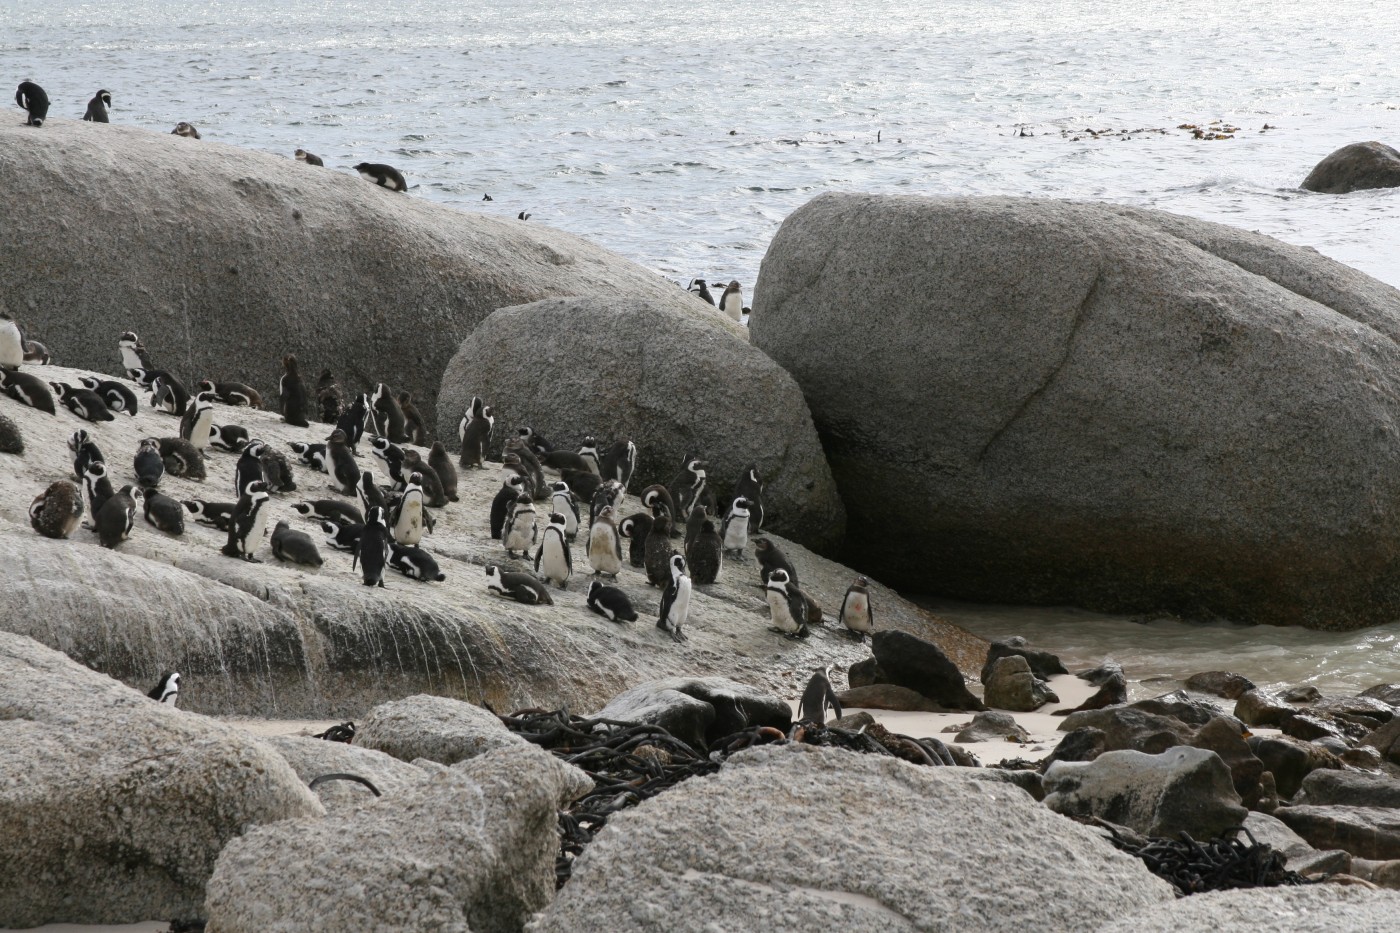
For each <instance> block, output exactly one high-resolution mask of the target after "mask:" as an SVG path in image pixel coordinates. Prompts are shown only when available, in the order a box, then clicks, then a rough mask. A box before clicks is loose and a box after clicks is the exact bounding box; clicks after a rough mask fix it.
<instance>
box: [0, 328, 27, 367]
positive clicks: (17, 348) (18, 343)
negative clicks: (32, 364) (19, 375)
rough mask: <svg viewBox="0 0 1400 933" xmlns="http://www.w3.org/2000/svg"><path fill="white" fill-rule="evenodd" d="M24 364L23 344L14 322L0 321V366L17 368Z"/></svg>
mask: <svg viewBox="0 0 1400 933" xmlns="http://www.w3.org/2000/svg"><path fill="white" fill-rule="evenodd" d="M23 362H24V342H23V341H22V340H21V339H20V336H19V327H18V326H17V325H16V324H15V322H14V321H0V366H18V365H19V364H21V363H23Z"/></svg>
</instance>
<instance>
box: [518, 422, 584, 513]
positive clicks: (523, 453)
mask: <svg viewBox="0 0 1400 933" xmlns="http://www.w3.org/2000/svg"><path fill="white" fill-rule="evenodd" d="M503 453H504V455H505V456H514V457H515V458H516V459H517V460H519V461H520V465H521V466H522V467H523V468H524V470H525V479H526V480H528V487H529V488H528V490H527V491H528V492H529V493H530V495H531V496H532V497H534V498H536V499H544V498H548V496H549V486H547V485H546V484H545V481H544V470H543V469H541V467H540V461H539V458H538V457H536V456H535V452H534V451H533V450H531V449H530V447H529V445H528V444H526V443H525V442H524V441H523V440H521V439H520V438H519V437H511V438H507V439H506V443H505V450H504V451H503ZM569 488H570V490H574V487H573V486H570V487H569ZM574 491H576V490H574Z"/></svg>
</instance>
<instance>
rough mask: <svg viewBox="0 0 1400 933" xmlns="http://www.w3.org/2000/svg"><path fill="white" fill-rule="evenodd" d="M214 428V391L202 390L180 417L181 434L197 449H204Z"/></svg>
mask: <svg viewBox="0 0 1400 933" xmlns="http://www.w3.org/2000/svg"><path fill="white" fill-rule="evenodd" d="M213 430H214V393H212V392H201V393H199V394H198V395H196V396H195V397H194V398H193V399H192V400H191V401H190V403H189V405H187V406H185V413H184V415H182V416H181V417H180V436H181V437H183V438H184V439H185V440H187V441H189V442H190V443H191V444H192V445H194V449H195V450H199V451H203V450H204V448H205V447H208V446H209V436H210V435H211V434H212V433H213Z"/></svg>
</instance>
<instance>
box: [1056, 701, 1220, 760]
mask: <svg viewBox="0 0 1400 933" xmlns="http://www.w3.org/2000/svg"><path fill="white" fill-rule="evenodd" d="M1085 726H1090V727H1092V728H1094V729H1100V730H1102V731H1103V733H1104V746H1105V748H1107V749H1108V750H1109V751H1111V752H1112V751H1123V750H1125V749H1130V750H1133V751H1139V752H1146V753H1148V754H1157V753H1159V752H1164V751H1166V750H1167V749H1169V748H1171V747H1173V746H1176V745H1186V744H1189V742H1190V740H1191V736H1192V735H1193V734H1194V730H1193V729H1191V728H1190V727H1189V726H1187V725H1186V724H1185V723H1183V722H1182V721H1181V720H1179V719H1175V718H1172V717H1170V716H1155V715H1153V714H1152V713H1148V712H1144V711H1143V710H1140V709H1132V708H1129V707H1113V708H1111V709H1100V710H1085V711H1084V712H1080V713H1073V714H1071V715H1070V716H1068V717H1066V719H1065V721H1064V722H1063V723H1061V724H1060V731H1061V732H1069V731H1072V730H1074V729H1080V728H1083V727H1085Z"/></svg>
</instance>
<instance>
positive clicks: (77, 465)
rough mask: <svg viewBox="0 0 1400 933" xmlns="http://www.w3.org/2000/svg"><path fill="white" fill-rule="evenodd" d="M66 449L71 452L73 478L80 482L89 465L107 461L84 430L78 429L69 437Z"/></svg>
mask: <svg viewBox="0 0 1400 933" xmlns="http://www.w3.org/2000/svg"><path fill="white" fill-rule="evenodd" d="M68 449H69V450H71V451H73V477H74V478H75V479H77V480H78V481H80V482H81V481H82V478H83V474H84V473H86V472H87V466H88V464H89V463H102V462H104V461H105V460H106V459H107V458H106V457H104V456H102V449H101V448H100V447H98V446H97V442H96V441H94V440H93V439H92V435H91V434H89V433H88V432H87V431H86V430H85V429H81V428H80V429H78V430H77V431H74V432H73V433H72V435H70V436H69V438H68Z"/></svg>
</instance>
